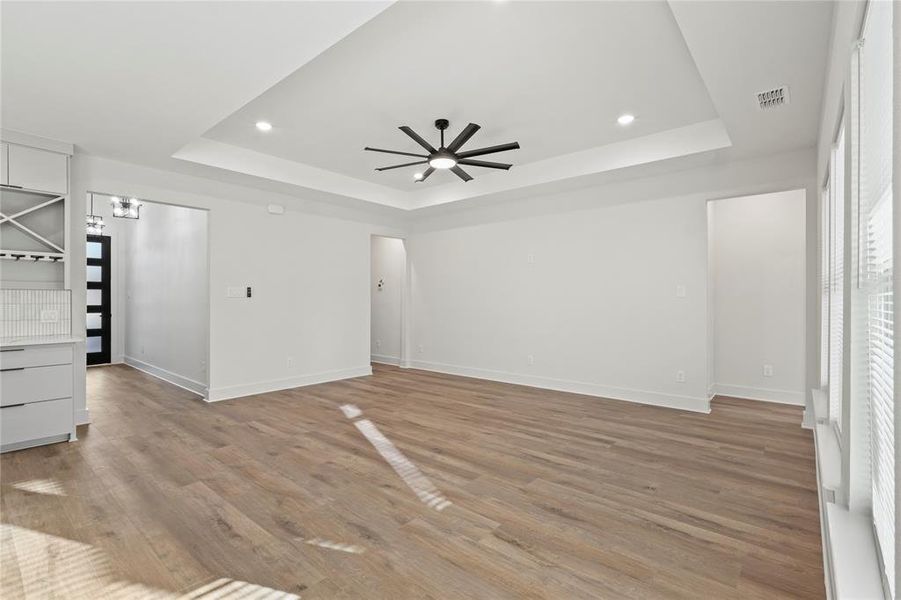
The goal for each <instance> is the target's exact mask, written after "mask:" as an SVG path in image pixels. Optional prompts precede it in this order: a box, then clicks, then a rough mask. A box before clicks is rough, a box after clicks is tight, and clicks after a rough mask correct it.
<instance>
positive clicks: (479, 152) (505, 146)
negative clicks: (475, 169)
mask: <svg viewBox="0 0 901 600" xmlns="http://www.w3.org/2000/svg"><path fill="white" fill-rule="evenodd" d="M507 150H519V142H511V143H509V144H500V145H499V146H489V147H487V148H479V149H478V150H468V151H466V152H457V158H458V159H459V158H469V157H470V156H482V155H483V154H493V153H495V152H505V151H507Z"/></svg>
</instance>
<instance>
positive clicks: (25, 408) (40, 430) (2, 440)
mask: <svg viewBox="0 0 901 600" xmlns="http://www.w3.org/2000/svg"><path fill="white" fill-rule="evenodd" d="M73 419H74V416H73V413H72V398H62V399H60V400H48V401H47V402H34V403H32V404H24V405H22V406H6V407H3V408H0V445H2V446H4V447H5V446H9V445H12V444H21V443H23V442H29V441H31V440H39V439H42V438H48V437H53V436H59V435H64V434H71V433H72V423H73Z"/></svg>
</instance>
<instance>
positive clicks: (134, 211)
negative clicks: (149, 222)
mask: <svg viewBox="0 0 901 600" xmlns="http://www.w3.org/2000/svg"><path fill="white" fill-rule="evenodd" d="M110 204H112V205H113V216H114V217H119V218H120V219H140V218H141V207H142V206H143V204H141V203H140V202H138V199H137V198H120V197H119V196H112V197H111V198H110Z"/></svg>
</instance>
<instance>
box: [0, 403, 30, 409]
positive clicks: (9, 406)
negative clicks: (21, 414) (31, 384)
mask: <svg viewBox="0 0 901 600" xmlns="http://www.w3.org/2000/svg"><path fill="white" fill-rule="evenodd" d="M17 406H25V403H24V402H20V403H19V404H7V405H6V406H0V408H15V407H17Z"/></svg>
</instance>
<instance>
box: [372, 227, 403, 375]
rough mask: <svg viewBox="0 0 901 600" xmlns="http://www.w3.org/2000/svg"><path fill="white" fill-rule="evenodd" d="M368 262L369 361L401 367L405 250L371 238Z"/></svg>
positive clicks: (396, 243)
mask: <svg viewBox="0 0 901 600" xmlns="http://www.w3.org/2000/svg"><path fill="white" fill-rule="evenodd" d="M370 261H371V262H370V284H371V288H370V289H371V302H372V312H371V317H370V337H369V344H370V360H371V362H374V363H381V364H388V365H397V366H404V365H405V364H406V356H407V353H406V343H405V339H404V338H405V332H406V324H405V320H406V315H405V306H406V302H405V294H406V288H407V251H406V248H405V246H404V240H402V239H399V238H392V237H385V236H380V235H374V236H372V240H371V252H370Z"/></svg>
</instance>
